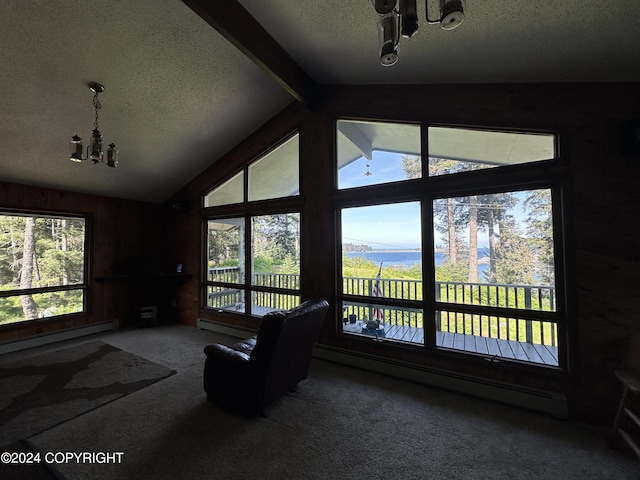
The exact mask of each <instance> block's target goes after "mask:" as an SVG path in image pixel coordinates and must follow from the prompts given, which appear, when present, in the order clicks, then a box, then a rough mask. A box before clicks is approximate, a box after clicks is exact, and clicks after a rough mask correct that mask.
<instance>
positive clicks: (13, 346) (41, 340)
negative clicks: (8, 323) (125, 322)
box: [0, 320, 118, 355]
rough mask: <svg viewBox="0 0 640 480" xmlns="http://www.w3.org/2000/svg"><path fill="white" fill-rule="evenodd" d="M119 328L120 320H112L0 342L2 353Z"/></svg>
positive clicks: (0, 352) (0, 351)
mask: <svg viewBox="0 0 640 480" xmlns="http://www.w3.org/2000/svg"><path fill="white" fill-rule="evenodd" d="M117 329H118V321H117V320H114V321H112V322H103V323H92V324H91V325H82V326H80V327H73V328H65V329H64V330H56V331H55V332H50V333H42V334H40V335H34V336H32V337H27V338H20V339H17V340H8V341H6V342H2V343H0V355H1V354H4V353H10V352H17V351H19V350H25V349H27V348H33V347H39V346H41V345H48V344H50V343H55V342H61V341H63V340H71V339H73V338H79V337H84V336H86V335H93V334H95V333H102V332H108V331H110V330H117Z"/></svg>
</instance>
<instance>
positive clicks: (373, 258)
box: [345, 250, 488, 273]
mask: <svg viewBox="0 0 640 480" xmlns="http://www.w3.org/2000/svg"><path fill="white" fill-rule="evenodd" d="M485 254H486V253H485V252H484V250H481V251H479V252H478V257H482V256H484V255H485ZM345 255H347V256H348V257H351V258H357V257H364V258H365V259H366V260H369V261H370V262H374V263H375V264H376V265H380V262H382V266H383V268H384V267H385V266H387V267H398V268H411V267H413V266H414V265H418V264H420V262H422V252H418V251H404V250H399V251H389V250H382V251H376V250H374V251H369V252H348V253H345ZM445 258H446V256H445V255H444V254H443V253H442V252H435V257H434V259H435V263H436V266H439V265H441V264H442V262H443V261H444V260H445ZM487 267H488V265H487V264H483V263H481V264H480V265H478V272H480V273H483V272H484V271H486V270H487Z"/></svg>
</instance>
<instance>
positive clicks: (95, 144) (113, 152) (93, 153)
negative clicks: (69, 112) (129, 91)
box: [69, 82, 118, 168]
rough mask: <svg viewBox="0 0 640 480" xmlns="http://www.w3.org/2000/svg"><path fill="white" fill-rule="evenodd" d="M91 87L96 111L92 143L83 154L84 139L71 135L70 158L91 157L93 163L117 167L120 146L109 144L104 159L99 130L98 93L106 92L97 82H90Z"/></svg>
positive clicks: (86, 158) (74, 159)
mask: <svg viewBox="0 0 640 480" xmlns="http://www.w3.org/2000/svg"><path fill="white" fill-rule="evenodd" d="M89 89H90V90H91V91H92V92H93V108H94V109H95V111H96V119H95V120H94V122H93V132H92V134H91V144H90V145H89V146H87V155H86V156H85V157H83V156H82V153H83V148H82V139H81V138H80V137H79V136H78V135H74V136H73V137H71V142H69V160H71V161H72V162H82V161H84V160H88V159H91V160H92V161H93V163H98V162H101V163H105V164H106V165H107V166H109V167H112V168H115V167H117V166H118V148H117V147H116V145H115V144H114V143H111V144H109V150H107V160H106V162H105V160H104V151H103V149H102V145H103V141H102V134H101V133H100V130H98V110H100V108H101V105H100V100H99V99H98V94H99V93H102V92H104V86H102V85H101V84H99V83H96V82H90V83H89Z"/></svg>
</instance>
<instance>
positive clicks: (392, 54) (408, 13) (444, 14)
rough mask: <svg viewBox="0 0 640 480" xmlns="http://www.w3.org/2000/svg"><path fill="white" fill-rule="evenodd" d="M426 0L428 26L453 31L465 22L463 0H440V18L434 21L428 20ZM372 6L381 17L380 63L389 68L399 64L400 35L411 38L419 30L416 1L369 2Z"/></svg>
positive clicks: (427, 13)
mask: <svg viewBox="0 0 640 480" xmlns="http://www.w3.org/2000/svg"><path fill="white" fill-rule="evenodd" d="M429 1H430V0H425V16H426V19H427V23H429V24H431V25H435V24H440V26H441V27H442V28H443V29H444V30H453V29H454V28H456V27H458V26H459V25H460V24H461V23H462V22H463V21H464V7H465V2H464V0H440V18H438V19H435V20H432V19H431V18H429ZM371 3H373V6H374V8H375V9H376V12H378V14H379V15H380V18H378V46H379V48H380V50H379V53H380V64H381V65H383V66H385V67H390V66H391V65H394V64H395V63H396V62H397V61H398V48H399V46H400V34H402V36H403V37H405V38H411V37H412V36H413V35H414V34H415V33H416V32H417V31H418V13H417V8H416V0H371ZM396 6H397V8H396Z"/></svg>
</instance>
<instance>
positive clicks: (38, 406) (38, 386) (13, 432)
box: [0, 341, 176, 446]
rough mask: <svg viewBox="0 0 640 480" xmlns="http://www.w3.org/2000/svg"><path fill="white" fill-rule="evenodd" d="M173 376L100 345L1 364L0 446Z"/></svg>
mask: <svg viewBox="0 0 640 480" xmlns="http://www.w3.org/2000/svg"><path fill="white" fill-rule="evenodd" d="M174 373H176V372H175V370H171V369H169V368H167V367H165V366H162V365H158V364H156V363H153V362H150V361H148V360H146V359H144V358H141V357H139V356H137V355H134V354H131V353H129V352H126V351H123V350H120V349H119V348H116V347H114V346H112V345H109V344H108V343H104V342H101V341H93V342H90V343H85V344H81V345H77V346H74V347H70V348H66V349H62V350H58V351H54V352H50V353H46V354H43V355H38V356H35V357H31V358H27V359H23V360H18V361H15V362H11V363H4V364H0V446H1V445H7V444H10V443H12V442H16V441H19V440H23V439H27V438H29V437H31V436H33V435H34V434H36V433H39V432H42V431H44V430H46V429H48V428H51V427H53V426H55V425H58V424H60V423H63V422H65V421H68V420H69V419H71V418H74V417H76V416H78V415H81V414H83V413H85V412H87V411H89V410H92V409H94V408H97V407H99V406H102V405H104V404H106V403H108V402H111V401H113V400H115V399H118V398H121V397H123V396H124V395H128V394H130V393H132V392H135V391H136V390H139V389H141V388H144V387H146V386H148V385H151V384H152V383H155V382H157V381H159V380H161V379H163V378H166V377H168V376H169V375H173V374H174Z"/></svg>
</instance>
